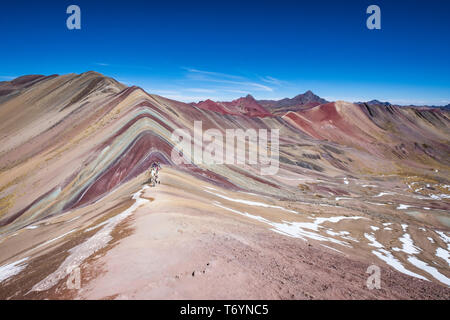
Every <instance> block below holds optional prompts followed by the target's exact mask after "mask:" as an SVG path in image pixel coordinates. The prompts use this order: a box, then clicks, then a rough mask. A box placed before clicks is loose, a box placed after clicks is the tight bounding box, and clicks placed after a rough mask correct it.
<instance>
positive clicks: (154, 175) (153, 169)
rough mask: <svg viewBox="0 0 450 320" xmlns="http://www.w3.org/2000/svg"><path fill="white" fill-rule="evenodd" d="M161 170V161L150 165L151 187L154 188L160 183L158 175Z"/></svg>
mask: <svg viewBox="0 0 450 320" xmlns="http://www.w3.org/2000/svg"><path fill="white" fill-rule="evenodd" d="M160 169H161V164H160V163H159V161H157V162H152V164H151V165H150V185H151V186H152V187H154V186H155V185H156V184H159V183H160V182H159V181H158V173H159V170H160Z"/></svg>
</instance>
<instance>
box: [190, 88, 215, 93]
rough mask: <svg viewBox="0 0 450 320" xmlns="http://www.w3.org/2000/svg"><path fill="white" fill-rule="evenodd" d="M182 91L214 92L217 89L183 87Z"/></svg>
mask: <svg viewBox="0 0 450 320" xmlns="http://www.w3.org/2000/svg"><path fill="white" fill-rule="evenodd" d="M183 91H188V92H198V93H215V92H217V90H215V89H206V88H186V89H183Z"/></svg>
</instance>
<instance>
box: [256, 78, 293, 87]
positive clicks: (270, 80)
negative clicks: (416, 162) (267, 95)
mask: <svg viewBox="0 0 450 320" xmlns="http://www.w3.org/2000/svg"><path fill="white" fill-rule="evenodd" d="M260 79H261V81H264V82H266V83H269V84H272V85H276V86H282V85H286V84H287V81H284V80H280V79H277V78H274V77H271V76H265V77H260Z"/></svg>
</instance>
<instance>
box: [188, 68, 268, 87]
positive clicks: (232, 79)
mask: <svg viewBox="0 0 450 320" xmlns="http://www.w3.org/2000/svg"><path fill="white" fill-rule="evenodd" d="M183 69H185V70H186V71H188V75H187V78H188V79H189V80H195V81H199V82H206V83H207V82H209V83H220V84H227V85H231V86H234V87H231V88H229V89H236V87H239V88H240V89H241V90H244V89H246V88H247V89H248V90H256V91H267V92H272V91H273V88H271V87H269V86H267V85H264V84H261V83H258V82H255V81H251V80H249V79H247V78H245V77H242V76H237V75H232V74H226V73H220V72H213V71H204V70H198V69H193V68H184V67H183Z"/></svg>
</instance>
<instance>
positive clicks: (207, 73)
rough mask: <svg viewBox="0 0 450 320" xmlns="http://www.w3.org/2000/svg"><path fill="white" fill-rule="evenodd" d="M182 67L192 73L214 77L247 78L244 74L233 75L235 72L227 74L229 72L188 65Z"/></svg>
mask: <svg viewBox="0 0 450 320" xmlns="http://www.w3.org/2000/svg"><path fill="white" fill-rule="evenodd" d="M181 68H182V69H184V70H186V71H188V72H190V73H196V74H201V75H205V76H212V77H218V78H228V79H236V80H238V79H241V80H243V79H245V78H244V77H242V76H237V75H233V74H227V73H221V72H214V71H204V70H198V69H195V68H187V67H181Z"/></svg>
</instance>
